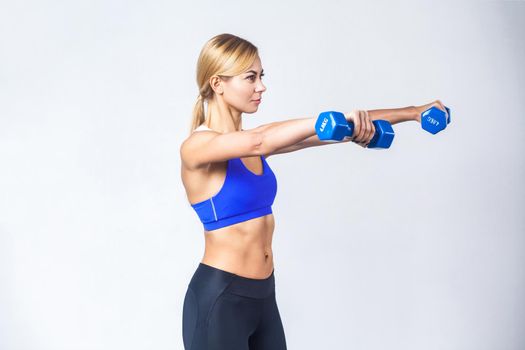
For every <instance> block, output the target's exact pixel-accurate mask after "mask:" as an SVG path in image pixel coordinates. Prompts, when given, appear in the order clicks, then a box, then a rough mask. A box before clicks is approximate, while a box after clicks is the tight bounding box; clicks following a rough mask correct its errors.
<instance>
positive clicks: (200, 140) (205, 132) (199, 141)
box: [180, 129, 220, 168]
mask: <svg viewBox="0 0 525 350" xmlns="http://www.w3.org/2000/svg"><path fill="white" fill-rule="evenodd" d="M218 135H220V133H218V132H216V131H213V130H211V129H201V130H194V131H193V132H192V133H191V135H189V136H188V137H187V138H186V139H185V140H184V141H183V142H182V144H181V146H180V157H181V161H182V163H183V164H184V165H185V166H186V167H188V165H190V164H192V158H193V157H192V155H194V154H195V152H197V151H198V150H199V149H200V148H201V147H204V146H205V145H206V143H207V142H209V141H210V140H211V139H213V138H214V137H216V136H218ZM190 168H193V167H191V166H190Z"/></svg>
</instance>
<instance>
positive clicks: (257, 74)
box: [217, 56, 266, 113]
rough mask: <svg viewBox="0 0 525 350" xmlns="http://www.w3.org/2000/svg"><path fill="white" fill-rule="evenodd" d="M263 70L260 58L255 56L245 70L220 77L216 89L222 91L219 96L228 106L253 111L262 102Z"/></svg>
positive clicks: (264, 89) (263, 87) (240, 110)
mask: <svg viewBox="0 0 525 350" xmlns="http://www.w3.org/2000/svg"><path fill="white" fill-rule="evenodd" d="M263 76H264V70H263V69H262V65H261V59H260V58H259V57H258V56H257V57H256V59H255V61H254V62H253V64H252V66H251V67H250V68H248V69H247V70H246V71H245V72H243V73H241V74H239V75H235V76H233V77H230V78H228V79H221V80H220V82H218V83H219V84H220V87H219V86H218V89H217V91H218V92H222V94H221V97H222V99H223V100H224V102H226V103H227V104H228V105H229V106H230V107H232V108H235V109H236V110H237V111H239V112H241V113H254V112H256V111H257V109H258V108H259V104H260V103H261V102H262V99H261V97H262V93H263V92H264V91H266V86H264V84H263V82H262V77H263Z"/></svg>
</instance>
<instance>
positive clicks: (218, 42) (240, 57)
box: [190, 33, 259, 133]
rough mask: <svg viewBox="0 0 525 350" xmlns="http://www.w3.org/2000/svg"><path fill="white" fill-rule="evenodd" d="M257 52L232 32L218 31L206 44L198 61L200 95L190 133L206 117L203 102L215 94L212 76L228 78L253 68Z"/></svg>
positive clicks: (194, 108)
mask: <svg viewBox="0 0 525 350" xmlns="http://www.w3.org/2000/svg"><path fill="white" fill-rule="evenodd" d="M258 55H259V52H258V49H257V47H256V46H255V45H253V44H252V43H250V42H249V41H248V40H245V39H242V38H239V37H238V36H235V35H233V34H228V33H224V34H219V35H217V36H214V37H213V38H211V39H210V40H208V41H207V42H206V44H204V47H203V48H202V50H201V52H200V55H199V59H198V61H197V86H198V87H199V96H198V97H197V102H196V103H195V106H194V107H193V119H192V123H191V128H190V133H191V132H192V131H193V130H195V129H196V128H197V127H198V126H199V125H201V124H202V123H204V121H205V120H206V115H205V114H204V102H205V101H206V102H208V101H209V100H211V99H212V98H213V95H214V94H215V91H213V89H212V88H211V86H210V78H211V77H213V76H215V75H217V76H219V77H221V78H225V79H226V80H227V79H229V78H231V77H232V76H235V75H239V74H241V73H243V72H245V71H246V70H248V68H250V67H251V65H252V64H253V62H254V61H255V59H256V58H257V57H258ZM208 114H209V113H208Z"/></svg>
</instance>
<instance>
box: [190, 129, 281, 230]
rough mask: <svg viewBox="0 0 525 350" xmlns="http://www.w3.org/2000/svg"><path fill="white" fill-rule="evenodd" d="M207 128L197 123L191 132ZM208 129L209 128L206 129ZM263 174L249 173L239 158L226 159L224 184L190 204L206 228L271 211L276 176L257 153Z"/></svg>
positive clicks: (218, 226)
mask: <svg viewBox="0 0 525 350" xmlns="http://www.w3.org/2000/svg"><path fill="white" fill-rule="evenodd" d="M202 129H205V130H206V129H208V128H207V127H206V126H204V125H201V126H199V127H198V128H197V129H195V131H198V130H202ZM208 130H209V129H208ZM261 161H262V166H263V173H262V174H261V175H257V174H254V173H253V172H251V171H250V170H249V169H248V168H246V166H245V165H244V163H243V162H242V160H241V159H240V158H233V159H228V166H227V168H226V178H225V180H224V183H223V185H222V187H221V189H220V190H219V192H217V194H215V195H214V196H212V197H211V198H209V199H207V200H205V201H202V202H198V203H195V204H191V206H192V208H193V209H195V211H196V212H197V215H198V216H199V218H200V220H201V222H202V223H203V225H204V228H205V229H206V230H208V231H211V230H216V229H218V228H221V227H225V226H230V225H233V224H236V223H239V222H243V221H247V220H250V219H253V218H257V217H260V216H264V215H268V214H271V213H272V204H273V201H274V199H275V196H276V194H277V179H276V177H275V174H274V173H273V171H272V169H271V168H270V166H269V165H268V163H267V162H266V159H264V157H263V156H261Z"/></svg>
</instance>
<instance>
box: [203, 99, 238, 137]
mask: <svg viewBox="0 0 525 350" xmlns="http://www.w3.org/2000/svg"><path fill="white" fill-rule="evenodd" d="M204 124H205V125H207V126H208V127H209V128H210V129H212V130H215V131H217V132H220V133H222V134H224V133H227V132H233V131H240V130H241V129H242V113H241V112H239V111H238V110H236V109H234V108H233V107H231V106H228V105H227V104H226V103H225V102H224V100H223V99H222V98H221V97H219V98H217V99H216V98H215V97H214V98H213V99H211V100H209V102H208V111H207V113H206V120H205V121H204Z"/></svg>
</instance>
